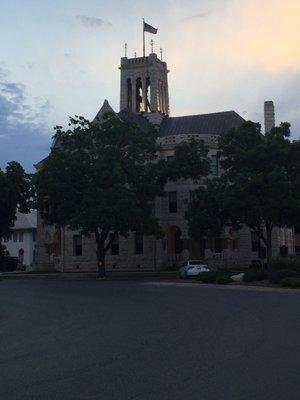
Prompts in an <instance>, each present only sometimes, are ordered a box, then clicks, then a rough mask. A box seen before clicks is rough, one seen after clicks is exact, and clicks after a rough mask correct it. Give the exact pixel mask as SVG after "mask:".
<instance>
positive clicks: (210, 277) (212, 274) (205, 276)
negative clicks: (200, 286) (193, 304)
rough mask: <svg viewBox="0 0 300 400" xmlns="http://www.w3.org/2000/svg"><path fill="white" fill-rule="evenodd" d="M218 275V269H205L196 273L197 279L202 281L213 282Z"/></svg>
mask: <svg viewBox="0 0 300 400" xmlns="http://www.w3.org/2000/svg"><path fill="white" fill-rule="evenodd" d="M219 275H220V273H219V272H218V271H206V272H201V273H200V274H199V275H198V279H199V281H201V282H203V283H215V282H216V279H217V277H218V276H219Z"/></svg>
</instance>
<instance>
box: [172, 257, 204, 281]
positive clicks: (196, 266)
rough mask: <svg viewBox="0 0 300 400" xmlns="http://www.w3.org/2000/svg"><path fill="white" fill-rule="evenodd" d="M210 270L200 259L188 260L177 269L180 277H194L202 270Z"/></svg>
mask: <svg viewBox="0 0 300 400" xmlns="http://www.w3.org/2000/svg"><path fill="white" fill-rule="evenodd" d="M206 271H210V269H209V268H208V266H207V265H206V264H204V262H203V261H200V260H189V261H187V262H185V263H184V264H183V266H182V267H181V268H180V269H179V274H180V277H181V278H190V277H196V276H198V275H199V274H201V273H202V272H206Z"/></svg>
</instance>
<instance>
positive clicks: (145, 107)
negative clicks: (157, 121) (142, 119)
mask: <svg viewBox="0 0 300 400" xmlns="http://www.w3.org/2000/svg"><path fill="white" fill-rule="evenodd" d="M141 79H142V92H143V108H144V110H143V111H145V112H147V83H146V79H147V78H146V76H142V77H141Z"/></svg>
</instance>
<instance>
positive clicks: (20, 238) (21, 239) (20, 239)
mask: <svg viewBox="0 0 300 400" xmlns="http://www.w3.org/2000/svg"><path fill="white" fill-rule="evenodd" d="M19 242H23V232H19Z"/></svg>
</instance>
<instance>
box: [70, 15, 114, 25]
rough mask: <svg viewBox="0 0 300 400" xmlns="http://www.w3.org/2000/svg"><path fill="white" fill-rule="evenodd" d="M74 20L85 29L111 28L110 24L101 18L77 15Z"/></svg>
mask: <svg viewBox="0 0 300 400" xmlns="http://www.w3.org/2000/svg"><path fill="white" fill-rule="evenodd" d="M76 18H77V19H78V20H79V21H80V22H81V23H82V25H84V26H85V27H86V28H102V27H109V26H112V24H111V23H110V22H108V21H104V20H103V19H102V18H97V17H88V16H87V15H77V17H76Z"/></svg>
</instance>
